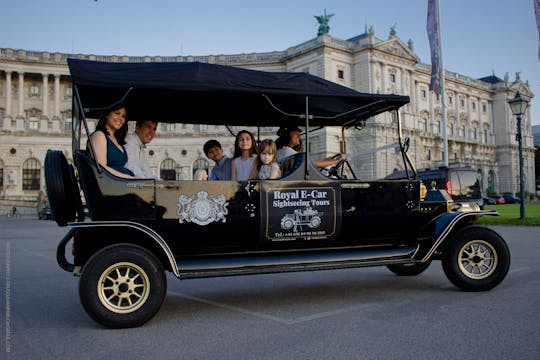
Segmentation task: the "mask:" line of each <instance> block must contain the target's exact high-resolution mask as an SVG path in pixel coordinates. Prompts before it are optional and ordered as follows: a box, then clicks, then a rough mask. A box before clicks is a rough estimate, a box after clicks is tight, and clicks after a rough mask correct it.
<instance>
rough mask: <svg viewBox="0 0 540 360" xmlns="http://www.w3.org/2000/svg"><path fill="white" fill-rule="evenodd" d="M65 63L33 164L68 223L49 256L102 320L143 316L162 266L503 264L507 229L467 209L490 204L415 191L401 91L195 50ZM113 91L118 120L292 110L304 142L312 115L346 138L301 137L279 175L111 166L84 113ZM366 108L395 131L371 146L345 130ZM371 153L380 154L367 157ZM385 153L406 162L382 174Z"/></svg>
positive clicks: (185, 271)
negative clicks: (166, 173) (60, 140)
mask: <svg viewBox="0 0 540 360" xmlns="http://www.w3.org/2000/svg"><path fill="white" fill-rule="evenodd" d="M68 64H69V68H70V72H71V80H72V83H73V95H74V96H73V97H74V101H73V123H72V124H73V161H72V162H68V160H67V159H66V157H65V155H64V154H63V152H61V151H55V150H53V151H49V152H48V153H47V155H46V159H45V178H46V183H47V191H48V196H49V199H50V203H51V206H52V209H53V213H54V218H55V220H56V222H57V223H58V225H60V226H67V227H68V229H69V230H68V232H67V234H66V236H65V237H64V238H63V239H62V240H61V241H60V244H59V246H58V251H57V258H58V263H59V265H60V266H61V267H62V268H63V269H65V270H67V271H70V272H73V273H74V274H75V275H78V276H80V284H79V293H80V300H81V302H82V305H83V307H84V309H85V310H86V311H87V313H88V314H89V315H90V316H91V317H92V318H93V319H94V320H95V321H97V322H98V323H100V324H102V325H104V326H107V327H113V328H121V327H133V326H138V325H141V324H143V323H145V322H146V321H148V320H149V319H150V318H152V316H154V315H155V314H156V313H157V311H158V310H159V308H160V306H161V304H162V302H163V300H164V297H165V294H166V289H167V284H166V273H165V272H166V271H169V272H171V273H172V274H174V275H175V276H176V277H178V278H179V279H188V278H201V277H211V276H227V275H243V274H261V273H275V272H285V271H306V270H324V269H339V268H350V267H360V266H372V265H384V266H387V267H388V268H389V269H390V270H391V271H392V272H394V273H396V274H397V275H418V274H420V273H421V272H422V271H424V270H425V269H426V268H427V267H428V266H429V265H430V263H431V261H432V260H441V261H442V266H443V269H444V272H445V274H446V275H447V277H448V279H449V280H450V281H451V282H452V283H453V284H454V285H455V286H457V287H459V288H461V289H463V290H466V291H482V290H489V289H491V288H493V287H495V286H497V285H498V284H499V283H500V282H501V281H502V280H503V279H504V277H505V276H506V274H507V272H508V268H509V266H510V254H509V250H508V247H507V245H506V243H505V241H504V240H503V239H502V237H501V236H499V235H498V234H497V233H495V232H494V231H493V230H490V229H488V228H485V227H481V226H478V225H475V224H474V223H475V220H476V219H477V218H478V217H479V216H481V215H497V213H496V212H495V211H471V212H453V211H452V200H451V198H450V197H449V196H448V194H447V193H446V192H445V191H444V190H427V191H426V189H425V188H423V187H421V184H420V181H419V180H416V178H415V169H414V166H413V165H412V163H411V161H410V159H409V157H408V156H407V149H408V143H409V140H408V139H402V137H401V133H402V129H401V125H400V117H399V109H400V107H402V106H404V105H406V104H407V103H408V102H409V98H408V97H406V96H398V95H375V94H365V93H359V92H357V91H354V90H352V89H349V88H346V87H343V86H340V85H337V84H335V83H332V82H329V81H326V80H323V79H321V78H318V77H315V76H312V75H309V74H304V73H273V72H261V71H253V70H246V69H240V68H233V67H227V66H220V65H211V64H202V63H136V64H135V63H103V62H94V61H84V60H74V59H73V60H71V59H70V60H68ZM120 101H122V102H124V103H125V105H126V107H127V108H128V116H129V117H130V121H132V120H136V119H137V118H142V119H146V118H150V119H156V120H158V121H160V122H165V123H175V122H181V123H189V124H210V125H224V126H227V127H229V129H231V130H235V129H236V130H237V131H238V130H240V129H242V128H244V127H251V128H255V129H257V128H261V129H272V130H273V131H274V132H275V129H276V127H277V126H283V125H289V126H292V125H295V126H301V127H302V128H304V129H308V130H309V131H305V132H304V133H303V143H304V144H309V143H310V139H311V136H313V133H312V131H326V130H328V129H330V128H327V127H332V129H339V130H340V131H341V137H342V139H341V140H342V142H341V147H342V149H341V151H342V152H345V151H346V150H349V151H352V153H348V158H347V161H344V162H341V163H339V164H337V165H336V166H334V167H333V168H330V169H326V170H324V171H321V170H319V169H317V168H316V167H315V166H314V164H313V162H312V159H311V158H312V156H311V154H309V152H300V153H298V154H297V155H294V156H293V157H291V158H289V159H286V160H285V161H284V162H283V163H282V164H281V166H282V170H283V174H282V175H283V176H282V177H281V178H280V179H275V180H249V181H192V180H181V181H156V180H153V179H140V180H126V179H121V178H117V177H115V176H113V175H111V174H109V173H108V172H107V171H106V170H104V169H103V168H101V167H100V166H97V165H96V163H95V162H94V161H93V160H92V159H93V157H92V153H93V147H92V145H91V144H90V146H89V147H88V149H87V147H86V139H87V138H88V135H89V125H88V121H87V119H96V118H98V117H99V114H100V112H101V111H105V110H106V109H107V108H109V107H111V106H112V105H113V104H115V103H117V102H120ZM375 115H379V116H378V117H376V118H375ZM378 119H379V120H378ZM380 119H383V120H380ZM377 121H383V122H385V121H387V123H388V124H392V126H387V125H384V126H385V129H386V130H385V131H390V130H392V131H393V133H394V134H395V142H394V143H393V144H376V145H379V146H378V148H376V149H375V150H373V151H372V152H370V151H369V150H368V149H367V147H368V146H367V145H370V144H369V143H373V142H372V141H365V142H364V141H363V140H362V139H363V138H362V137H361V136H360V135H358V134H361V133H362V131H365V130H367V131H368V132H369V129H370V124H371V123H373V122H377ZM379 125H381V124H380V123H379V124H378V125H377V126H379ZM393 129H397V131H396V130H393ZM335 133H337V132H335ZM346 138H347V139H349V141H348V143H347V144H346V143H345V139H346ZM351 139H352V140H351ZM366 139H369V140H372V137H370V136H369V134H368V136H367V137H366ZM381 145H382V146H381ZM345 146H347V147H348V149H346V148H345ZM201 147H202V144H201ZM355 154H356V155H358V154H360V155H362V154H368V155H367V156H366V159H371V160H373V161H371V162H370V161H367V160H366V159H361V160H359V159H358V158H357V157H356V155H355ZM391 156H393V158H392V160H390V157H391ZM398 160H399V161H398ZM390 161H392V164H390V165H388V164H389V163H390ZM387 163H388V164H387ZM370 164H371V165H373V164H377V166H378V168H379V170H377V171H372V170H373V169H371V170H369V169H366V167H368V166H369V165H370ZM384 168H388V169H389V170H388V173H391V172H392V170H395V169H398V170H406V171H408V173H409V174H410V176H408V178H405V179H399V180H382V179H384V177H385V176H386V175H388V174H385V173H383V172H384V170H380V169H384ZM80 190H82V193H83V195H84V200H85V202H86V205H87V207H88V212H89V214H88V215H89V216H88V217H89V218H85V213H84V209H83V206H82V201H81V194H80ZM68 244H70V246H68ZM70 252H71V254H72V255H73V256H72V255H68V253H70Z"/></svg>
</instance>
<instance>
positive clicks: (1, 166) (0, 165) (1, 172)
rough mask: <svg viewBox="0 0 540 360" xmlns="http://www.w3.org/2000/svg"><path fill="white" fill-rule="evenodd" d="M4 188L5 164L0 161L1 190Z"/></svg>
mask: <svg viewBox="0 0 540 360" xmlns="http://www.w3.org/2000/svg"><path fill="white" fill-rule="evenodd" d="M3 188H4V162H3V161H2V160H0V189H3Z"/></svg>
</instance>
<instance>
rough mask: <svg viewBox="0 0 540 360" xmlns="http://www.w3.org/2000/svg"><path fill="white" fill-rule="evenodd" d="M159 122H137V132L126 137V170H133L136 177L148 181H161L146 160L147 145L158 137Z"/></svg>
mask: <svg viewBox="0 0 540 360" xmlns="http://www.w3.org/2000/svg"><path fill="white" fill-rule="evenodd" d="M157 124H158V123H157V121H154V120H137V123H136V125H135V131H134V132H133V133H131V134H128V135H127V136H126V145H125V146H124V148H125V149H126V153H127V157H128V159H127V163H126V168H127V169H129V170H131V172H132V173H133V174H135V176H140V177H142V178H147V179H156V180H159V177H157V176H156V175H154V174H153V173H152V170H150V167H149V166H148V162H147V160H146V151H145V150H144V149H146V145H147V144H149V143H150V142H151V141H152V140H153V139H154V136H156V130H157Z"/></svg>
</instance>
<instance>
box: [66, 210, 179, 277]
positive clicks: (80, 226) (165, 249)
mask: <svg viewBox="0 0 540 360" xmlns="http://www.w3.org/2000/svg"><path fill="white" fill-rule="evenodd" d="M68 227H70V230H69V231H68V233H67V234H66V235H65V236H64V238H63V239H62V240H61V241H60V243H59V244H58V248H57V261H58V264H59V265H60V267H62V268H63V269H64V270H67V271H77V269H76V266H75V265H74V264H71V263H70V262H69V261H68V260H67V259H66V257H65V247H66V245H67V244H68V242H69V241H70V240H71V239H72V238H73V237H74V236H75V235H76V233H77V232H78V231H84V229H88V228H94V227H116V228H119V227H120V228H121V227H129V228H133V229H136V230H138V231H140V232H142V233H144V234H145V235H146V237H145V238H146V239H148V240H149V241H151V242H153V244H155V245H157V249H159V250H158V251H160V252H161V253H158V254H155V255H156V256H157V257H158V258H159V259H164V260H162V261H168V263H169V266H167V264H163V265H164V267H165V268H170V269H171V271H172V272H173V273H174V275H175V276H177V277H180V271H179V269H178V266H177V264H176V261H175V259H174V254H173V252H172V251H171V248H170V247H169V245H168V244H167V243H166V242H165V240H164V239H163V238H162V237H161V236H160V235H159V234H158V233H156V232H155V231H154V230H152V229H151V228H149V227H148V226H146V225H143V224H140V223H137V222H134V221H91V222H72V223H68ZM114 243H125V240H119V241H117V242H114ZM138 245H142V246H143V247H144V244H138ZM154 252H155V251H154Z"/></svg>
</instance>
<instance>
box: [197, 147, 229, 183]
mask: <svg viewBox="0 0 540 360" xmlns="http://www.w3.org/2000/svg"><path fill="white" fill-rule="evenodd" d="M203 150H204V153H205V154H206V156H207V157H208V158H209V159H210V160H214V161H215V163H216V166H214V168H213V169H212V171H211V172H210V177H209V178H208V180H231V159H230V158H229V157H228V156H227V155H223V148H222V147H221V144H220V143H219V141H217V140H208V141H207V142H206V143H205V144H204V146H203Z"/></svg>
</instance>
